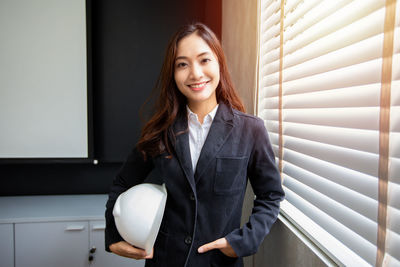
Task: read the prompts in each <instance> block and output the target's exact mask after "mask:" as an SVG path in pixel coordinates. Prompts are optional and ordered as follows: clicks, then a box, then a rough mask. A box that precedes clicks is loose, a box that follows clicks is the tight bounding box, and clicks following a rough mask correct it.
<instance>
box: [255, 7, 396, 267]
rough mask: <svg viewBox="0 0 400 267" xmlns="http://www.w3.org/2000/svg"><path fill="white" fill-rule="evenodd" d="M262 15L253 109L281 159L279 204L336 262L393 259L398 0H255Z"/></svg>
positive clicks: (374, 262)
mask: <svg viewBox="0 0 400 267" xmlns="http://www.w3.org/2000/svg"><path fill="white" fill-rule="evenodd" d="M388 9H390V10H392V11H395V15H396V16H395V17H393V19H392V20H391V21H390V19H387V11H388ZM281 12H282V13H281ZM281 15H282V16H281ZM385 19H386V20H385ZM388 22H389V24H388V25H390V22H391V23H392V24H391V25H392V28H391V29H392V30H393V31H392V32H390V30H384V29H387V27H386V26H387V25H386V24H385V23H388ZM260 23H261V26H260V60H259V62H260V66H259V88H258V116H260V117H261V118H263V119H264V120H265V123H266V127H267V129H268V131H269V134H270V138H271V141H272V143H273V149H274V152H275V155H276V156H277V164H280V166H281V173H282V178H283V185H284V188H285V192H286V200H285V201H284V202H283V204H282V213H283V214H284V215H285V216H287V217H289V219H290V220H291V221H293V222H294V223H295V224H296V225H297V226H298V227H299V228H300V229H302V230H303V231H304V232H305V233H306V235H307V236H308V237H309V238H311V239H312V240H313V241H314V242H315V243H316V244H317V245H318V246H319V247H320V248H321V249H322V250H323V251H325V252H326V253H327V254H328V255H330V256H331V257H332V259H333V260H334V261H336V262H337V263H338V264H344V265H346V266H364V265H384V266H399V265H400V40H399V38H400V3H399V1H397V2H396V1H388V2H386V1H383V0H354V1H351V0H342V1H340V0H337V1H331V0H326V1H320V0H303V1H301V0H291V1H290V0H287V1H284V2H283V3H282V2H281V1H280V0H278V1H275V0H269V1H268V0H261V20H260ZM281 23H283V24H281ZM385 25H386V26H385ZM393 25H394V26H393ZM389 29H390V27H389ZM390 33H392V36H394V38H392V39H390ZM387 44H391V45H392V46H393V53H391V54H390V56H389V57H383V51H384V50H385V51H386V45H387ZM384 47H385V49H384ZM388 62H389V63H391V65H390V68H389V70H390V72H388V71H387V70H388V68H383V65H385V64H386V65H387V63H388ZM382 70H384V72H385V73H382V72H383V71H382ZM280 75H281V76H280ZM387 75H389V76H387ZM390 75H391V80H390V81H389V84H388V83H387V82H382V81H383V80H382V79H383V78H382V77H383V76H385V77H389V79H390ZM280 77H281V78H280ZM384 84H385V86H386V87H385V88H389V91H388V92H389V96H390V98H389V101H387V104H388V107H389V110H390V114H388V115H387V116H386V120H387V123H388V125H390V127H389V133H388V136H389V142H388V143H387V145H386V148H387V149H389V155H388V157H389V158H388V164H387V168H386V171H387V177H388V178H387V180H385V179H383V176H384V175H382V173H384V170H383V169H382V167H381V168H380V167H379V163H380V160H382V158H383V157H384V154H383V153H382V151H383V150H384V147H385V145H384V144H383V143H380V139H381V140H382V136H383V137H384V136H385V133H383V132H382V126H381V125H382V121H383V119H382V118H383V117H385V116H383V117H382V116H381V112H382V110H383V109H384V108H383V107H382V103H381V93H382V90H383V89H382V88H383V85H384ZM387 86H389V87H387ZM384 101H386V100H384ZM386 184H387V188H386V189H385V190H382V188H385V187H382V185H386ZM380 188H381V189H380ZM385 199H387V202H386V203H384V202H382V201H383V200H385ZM379 203H381V204H380V205H379ZM378 211H379V212H380V213H379V214H383V215H380V216H381V218H380V220H379V219H378ZM382 211H384V212H383V213H382ZM382 216H383V217H382ZM382 222H386V223H382ZM378 226H379V227H380V229H383V230H384V231H383V232H382V231H380V233H379V235H380V238H383V240H384V242H383V244H378V228H379V227H378ZM378 250H380V251H382V252H383V257H382V259H381V258H380V257H377V255H378V252H377V251H378Z"/></svg>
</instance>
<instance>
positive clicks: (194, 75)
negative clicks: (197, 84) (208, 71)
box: [190, 63, 203, 80]
mask: <svg viewBox="0 0 400 267" xmlns="http://www.w3.org/2000/svg"><path fill="white" fill-rule="evenodd" d="M202 77H203V69H202V67H201V66H200V65H199V64H197V63H196V64H193V65H192V67H191V69H190V78H191V79H193V80H199V79H200V78H202Z"/></svg>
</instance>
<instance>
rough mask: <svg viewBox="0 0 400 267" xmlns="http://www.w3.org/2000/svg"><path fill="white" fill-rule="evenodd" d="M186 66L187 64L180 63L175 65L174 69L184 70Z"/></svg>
mask: <svg viewBox="0 0 400 267" xmlns="http://www.w3.org/2000/svg"><path fill="white" fill-rule="evenodd" d="M186 66H187V64H186V63H184V62H180V63H178V64H176V67H177V68H184V67H186Z"/></svg>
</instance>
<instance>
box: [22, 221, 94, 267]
mask: <svg viewBox="0 0 400 267" xmlns="http://www.w3.org/2000/svg"><path fill="white" fill-rule="evenodd" d="M88 236H89V234H88V223H87V222H37V223H17V224H15V266H16V267H45V266H49V267H50V266H57V267H70V266H75V267H85V266H87V265H88V264H87V262H88V258H87V257H88Z"/></svg>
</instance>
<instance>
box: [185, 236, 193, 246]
mask: <svg viewBox="0 0 400 267" xmlns="http://www.w3.org/2000/svg"><path fill="white" fill-rule="evenodd" d="M191 243H192V237H191V236H187V237H185V244H186V245H190V244H191Z"/></svg>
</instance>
